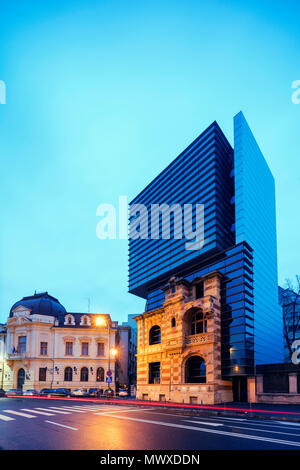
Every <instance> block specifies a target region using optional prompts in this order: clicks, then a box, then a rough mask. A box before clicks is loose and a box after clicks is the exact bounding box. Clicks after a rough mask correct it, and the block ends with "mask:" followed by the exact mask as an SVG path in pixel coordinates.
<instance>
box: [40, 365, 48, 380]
mask: <svg viewBox="0 0 300 470" xmlns="http://www.w3.org/2000/svg"><path fill="white" fill-rule="evenodd" d="M46 376H47V367H40V368H39V381H40V382H46Z"/></svg>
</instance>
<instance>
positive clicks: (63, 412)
mask: <svg viewBox="0 0 300 470" xmlns="http://www.w3.org/2000/svg"><path fill="white" fill-rule="evenodd" d="M50 408H51V410H49V409H48V408H37V410H45V411H53V410H52V408H55V407H53V406H50ZM53 413H54V411H53ZM55 413H59V414H62V415H70V414H71V413H70V411H59V410H55Z"/></svg>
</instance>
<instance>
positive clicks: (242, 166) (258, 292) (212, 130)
mask: <svg viewBox="0 0 300 470" xmlns="http://www.w3.org/2000/svg"><path fill="white" fill-rule="evenodd" d="M136 204H143V205H144V206H146V207H147V209H148V212H147V216H146V217H147V223H148V226H150V224H151V217H150V214H151V210H150V207H151V205H153V204H168V205H169V206H172V204H180V205H181V206H183V205H184V204H192V205H193V207H195V205H196V204H203V207H204V225H203V230H204V244H203V246H201V248H200V249H197V250H190V249H187V245H186V242H187V240H186V238H185V237H184V236H183V238H182V239H175V238H174V232H175V229H174V226H175V223H174V214H173V213H170V214H171V216H170V239H162V238H161V233H162V223H163V216H162V215H161V216H160V219H159V238H156V239H151V238H150V233H148V238H147V237H146V236H145V237H144V238H142V236H143V235H142V234H143V233H144V232H143V230H142V228H141V237H140V238H138V237H136V238H135V239H130V240H129V292H131V293H133V294H135V295H138V296H140V297H142V298H144V299H145V300H146V311H151V310H154V309H156V308H159V307H161V306H162V303H163V302H164V291H163V290H162V287H163V286H165V284H166V283H167V282H168V280H169V279H170V277H171V276H173V275H176V276H178V277H183V278H185V279H187V280H189V281H191V280H193V279H195V278H196V277H199V276H202V275H205V274H208V273H210V272H212V271H215V270H218V271H220V272H221V273H222V274H223V277H222V279H223V280H222V309H221V322H222V323H221V329H222V375H223V377H224V378H229V377H232V376H236V375H239V376H247V375H252V374H253V373H254V371H255V364H261V363H276V362H277V363H278V362H281V361H282V358H283V339H282V317H281V311H280V308H279V305H278V295H277V289H278V287H277V286H278V283H277V242H276V216H275V185H274V178H273V176H272V174H271V172H270V170H269V168H268V165H267V163H266V161H265V159H264V157H263V155H262V153H261V152H260V149H259V147H258V145H257V143H256V141H255V139H254V137H253V134H252V132H251V130H250V129H249V127H248V124H247V122H246V120H245V118H244V116H243V114H242V113H239V114H238V115H237V116H235V118H234V148H232V146H231V145H230V143H229V142H228V140H227V138H226V137H225V135H224V134H223V132H222V130H221V129H220V127H219V126H218V124H217V123H216V122H213V123H212V124H211V125H210V126H209V127H208V128H207V129H206V130H205V131H204V132H203V133H202V134H201V135H200V136H199V137H198V138H197V139H196V140H195V141H194V142H192V143H191V144H190V145H189V146H188V147H187V148H186V149H185V150H184V151H183V152H182V153H181V154H180V155H179V156H178V157H177V158H175V160H173V161H172V162H171V163H170V164H169V165H168V166H167V168H165V169H164V170H163V171H162V172H161V173H160V174H159V175H158V176H157V177H156V178H155V179H154V180H153V181H152V182H151V183H150V184H149V185H148V186H147V187H146V188H145V189H144V190H143V191H142V192H141V193H140V194H139V195H138V196H137V197H136V198H135V199H133V201H131V203H130V207H131V208H132V207H135V205H136ZM144 217H145V216H144ZM190 218H191V219H192V223H193V228H195V227H196V225H195V224H196V213H195V211H194V210H193V211H192V212H191V215H190ZM131 220H132V219H131ZM184 224H185V220H184V221H183V230H182V233H183V234H184ZM144 235H145V234H144Z"/></svg>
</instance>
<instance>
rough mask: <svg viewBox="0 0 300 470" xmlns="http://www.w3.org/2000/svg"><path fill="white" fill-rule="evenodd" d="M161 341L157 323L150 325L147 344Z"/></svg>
mask: <svg viewBox="0 0 300 470" xmlns="http://www.w3.org/2000/svg"><path fill="white" fill-rule="evenodd" d="M160 342H161V333H160V327H159V326H158V325H154V326H152V328H150V331H149V344H159V343H160Z"/></svg>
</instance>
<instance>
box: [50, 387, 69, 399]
mask: <svg viewBox="0 0 300 470" xmlns="http://www.w3.org/2000/svg"><path fill="white" fill-rule="evenodd" d="M51 394H54V395H56V396H63V397H69V396H70V395H71V389H70V388H55V389H54V390H52V392H51Z"/></svg>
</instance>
